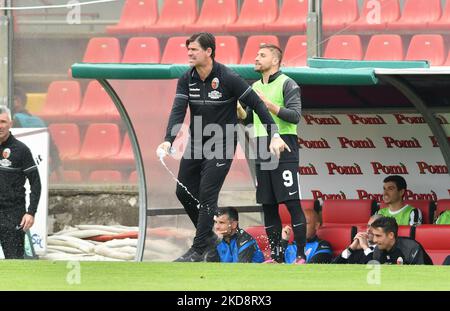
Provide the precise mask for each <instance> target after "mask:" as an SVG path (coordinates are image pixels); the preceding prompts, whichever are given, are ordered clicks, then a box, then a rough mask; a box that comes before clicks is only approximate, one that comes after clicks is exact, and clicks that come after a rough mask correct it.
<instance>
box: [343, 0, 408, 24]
mask: <svg viewBox="0 0 450 311" xmlns="http://www.w3.org/2000/svg"><path fill="white" fill-rule="evenodd" d="M378 9H379V10H380V11H379V12H380V13H379V14H377V12H378V11H377V10H378ZM399 17H400V3H399V0H378V1H373V0H365V1H364V3H363V5H362V11H361V15H360V16H359V19H358V20H357V21H355V22H354V23H352V24H351V25H350V27H349V29H351V30H354V31H364V30H384V29H385V28H386V26H387V23H391V22H395V21H396V20H398V19H399Z"/></svg>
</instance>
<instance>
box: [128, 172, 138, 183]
mask: <svg viewBox="0 0 450 311" xmlns="http://www.w3.org/2000/svg"><path fill="white" fill-rule="evenodd" d="M128 182H130V183H137V182H138V174H137V172H136V171H132V172H131V173H130V176H129V177H128Z"/></svg>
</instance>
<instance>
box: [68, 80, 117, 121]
mask: <svg viewBox="0 0 450 311" xmlns="http://www.w3.org/2000/svg"><path fill="white" fill-rule="evenodd" d="M70 119H71V120H72V121H78V122H97V123H99V122H100V123H101V122H118V121H120V115H119V112H118V111H117V109H116V106H114V103H113V102H112V100H111V97H109V95H108V93H106V91H105V89H104V88H103V87H102V86H101V85H100V83H98V82H97V81H91V82H89V84H88V87H87V89H86V92H85V94H84V97H83V103H82V104H81V107H80V109H79V110H78V111H76V112H74V113H73V114H72V115H71V116H70Z"/></svg>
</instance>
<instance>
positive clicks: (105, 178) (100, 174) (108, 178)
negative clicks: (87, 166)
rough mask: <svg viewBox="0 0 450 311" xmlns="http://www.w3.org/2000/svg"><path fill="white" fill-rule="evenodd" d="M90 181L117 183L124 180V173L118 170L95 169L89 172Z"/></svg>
mask: <svg viewBox="0 0 450 311" xmlns="http://www.w3.org/2000/svg"><path fill="white" fill-rule="evenodd" d="M89 181H91V182H102V183H103V182H110V183H117V182H121V181H122V173H121V172H119V171H116V170H95V171H92V172H91V173H90V174H89Z"/></svg>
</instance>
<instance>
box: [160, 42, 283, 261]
mask: <svg viewBox="0 0 450 311" xmlns="http://www.w3.org/2000/svg"><path fill="white" fill-rule="evenodd" d="M186 47H187V50H188V57H189V63H190V64H191V65H192V66H193V68H192V69H190V70H188V71H187V72H186V73H185V74H183V76H182V77H181V78H180V79H179V80H178V85H177V91H176V95H175V100H174V103H173V107H172V111H171V113H170V117H169V124H168V126H167V132H166V137H165V141H164V142H163V143H162V144H161V145H160V146H159V147H158V148H161V149H163V150H165V151H166V152H168V151H169V148H170V146H171V144H172V143H173V141H174V140H175V138H176V136H177V133H178V130H179V127H180V126H181V124H182V123H183V120H184V117H185V114H186V109H187V107H188V106H189V110H190V114H191V123H190V139H189V144H188V146H187V147H186V149H185V152H184V155H183V158H182V160H181V163H180V169H179V173H178V179H179V180H180V182H181V183H183V184H184V185H185V186H186V187H187V189H188V190H189V192H190V193H192V194H193V196H194V197H195V198H197V199H199V201H200V205H199V203H198V202H196V201H195V200H194V199H193V198H191V197H190V196H189V194H188V193H187V192H186V190H185V189H183V188H181V187H180V186H179V185H177V190H176V194H177V197H178V199H179V200H180V202H181V203H182V204H183V206H184V209H185V210H186V212H187V214H188V216H189V218H190V219H191V221H192V222H193V224H194V226H195V227H196V229H197V231H196V235H195V238H194V243H193V245H192V247H191V248H190V249H189V250H188V252H187V253H186V254H184V255H183V256H181V257H180V258H178V259H177V260H176V261H202V260H204V258H203V253H204V251H205V250H206V249H207V248H208V247H209V246H210V245H213V243H214V242H215V240H214V241H212V240H213V239H214V234H213V232H212V227H213V216H214V214H215V212H216V209H217V200H218V195H219V191H220V189H221V187H222V184H223V182H224V180H225V177H226V175H227V173H228V171H229V169H230V166H231V162H232V160H233V155H234V150H235V147H236V142H237V136H236V131H235V130H234V126H235V125H236V124H237V100H240V101H242V102H244V103H245V104H246V105H247V106H250V107H252V108H253V109H254V110H255V111H256V113H257V114H258V115H259V116H260V118H261V120H262V122H263V124H266V125H268V127H269V131H270V132H271V135H272V136H273V135H275V136H274V137H272V142H271V146H270V149H271V151H272V152H274V153H276V154H277V155H279V153H280V152H281V151H283V150H284V147H285V146H286V145H285V143H284V141H283V140H282V139H281V138H280V137H279V135H277V134H278V133H277V132H278V128H277V127H276V125H275V123H274V121H273V119H272V117H271V116H270V114H269V112H268V110H267V108H266V107H265V105H264V104H263V102H262V101H261V100H260V99H259V97H258V96H257V95H256V93H255V92H254V91H252V89H251V87H250V86H249V85H248V84H247V83H246V82H245V81H244V80H243V79H242V78H241V77H239V76H238V75H237V74H236V73H235V72H233V71H232V70H230V69H228V68H227V67H226V66H224V65H222V64H219V63H217V62H215V61H214V51H215V38H214V36H213V35H212V34H210V33H198V34H194V35H192V36H191V37H190V38H189V39H188V40H187V41H186ZM227 126H228V128H227ZM217 130H218V131H217ZM217 132H222V133H223V135H218V134H219V133H217Z"/></svg>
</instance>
